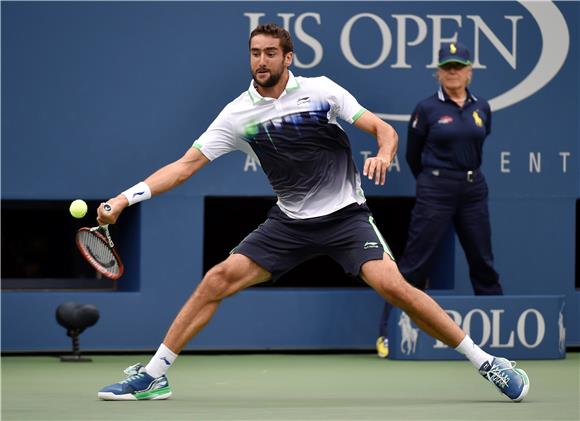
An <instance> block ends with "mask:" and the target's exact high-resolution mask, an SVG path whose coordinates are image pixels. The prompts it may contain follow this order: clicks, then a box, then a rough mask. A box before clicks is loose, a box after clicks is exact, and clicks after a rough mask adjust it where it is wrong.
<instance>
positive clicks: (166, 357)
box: [145, 344, 177, 378]
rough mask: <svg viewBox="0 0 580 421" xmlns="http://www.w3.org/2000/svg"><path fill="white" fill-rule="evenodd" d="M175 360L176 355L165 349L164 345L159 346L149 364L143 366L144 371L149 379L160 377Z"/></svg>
mask: <svg viewBox="0 0 580 421" xmlns="http://www.w3.org/2000/svg"><path fill="white" fill-rule="evenodd" d="M176 358H177V354H176V353H175V352H173V351H172V350H170V349H169V348H167V347H166V346H165V344H161V345H160V346H159V349H158V350H157V352H156V353H155V355H154V356H153V358H151V361H149V364H147V365H146V366H145V371H146V372H147V374H149V375H150V376H151V377H155V378H157V377H161V376H163V375H164V374H165V373H167V370H168V369H169V367H171V365H172V364H173V361H175V359H176Z"/></svg>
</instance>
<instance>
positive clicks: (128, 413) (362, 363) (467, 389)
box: [2, 353, 580, 421]
mask: <svg viewBox="0 0 580 421" xmlns="http://www.w3.org/2000/svg"><path fill="white" fill-rule="evenodd" d="M148 360H149V357H148V356H143V355H123V356H119V355H116V356H93V362H92V363H61V362H60V361H59V360H58V359H57V358H55V357H14V356H5V357H3V358H2V419H3V420H392V419H397V420H399V419H400V420H404V419H407V420H410V419H412V420H468V419H471V420H494V421H497V420H578V419H579V418H580V409H579V399H580V389H579V375H580V354H578V353H569V354H568V356H567V358H566V359H565V360H549V361H522V362H521V364H520V365H521V366H522V368H524V369H525V370H526V371H527V372H528V374H529V376H530V381H531V387H530V393H529V394H528V397H527V399H526V400H525V401H524V402H522V403H512V402H510V401H508V400H507V399H505V398H504V397H503V396H501V395H499V393H498V392H497V391H496V390H495V389H494V388H493V387H492V386H491V385H490V384H487V382H486V381H485V380H483V378H481V377H480V376H479V375H478V374H477V373H476V371H475V370H474V368H473V367H472V366H471V364H469V363H468V362H463V361H453V362H451V361H442V362H435V361H421V362H415V361H412V362H410V361H406V362H405V361H389V360H386V361H385V360H379V359H378V358H377V357H375V356H374V355H371V354H355V355H342V354H341V355H336V354H335V355H288V354H258V355H183V356H181V357H180V358H179V359H178V360H177V361H176V363H175V365H174V366H173V367H172V368H171V371H170V373H169V382H170V385H171V387H172V389H173V397H172V398H171V399H169V400H167V401H140V402H105V401H99V400H97V397H96V393H97V391H98V389H100V388H101V387H102V386H105V385H107V384H110V383H114V382H116V381H118V380H121V379H122V378H123V372H122V370H123V369H124V368H125V367H126V366H129V365H131V364H134V363H136V362H139V361H141V362H143V363H146V362H147V361H148Z"/></svg>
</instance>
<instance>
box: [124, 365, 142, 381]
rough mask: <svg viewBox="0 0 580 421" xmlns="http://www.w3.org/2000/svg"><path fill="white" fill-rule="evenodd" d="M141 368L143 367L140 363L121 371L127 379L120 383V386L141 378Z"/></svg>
mask: <svg viewBox="0 0 580 421" xmlns="http://www.w3.org/2000/svg"><path fill="white" fill-rule="evenodd" d="M142 368H144V367H143V364H141V363H137V364H135V365H132V366H130V367H127V368H126V369H125V370H123V373H125V375H126V376H127V378H126V379H125V380H123V381H122V382H120V383H121V384H125V383H129V382H131V381H133V380H136V379H139V378H141V377H143V376H144V373H143V372H142V371H141V369H142Z"/></svg>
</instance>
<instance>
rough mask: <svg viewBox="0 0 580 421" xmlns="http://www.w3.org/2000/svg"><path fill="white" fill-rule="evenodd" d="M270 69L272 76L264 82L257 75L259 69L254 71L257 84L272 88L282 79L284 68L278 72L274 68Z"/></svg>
mask: <svg viewBox="0 0 580 421" xmlns="http://www.w3.org/2000/svg"><path fill="white" fill-rule="evenodd" d="M268 70H269V72H270V77H269V78H268V79H266V80H265V81H263V82H260V81H259V80H258V79H257V77H256V75H257V74H258V70H256V71H255V72H252V78H253V79H254V82H256V85H258V86H261V87H262V88H271V87H272V86H275V85H276V84H277V83H278V82H279V81H280V78H281V77H282V73H283V70H280V71H279V72H278V73H275V72H274V71H273V70H272V69H268Z"/></svg>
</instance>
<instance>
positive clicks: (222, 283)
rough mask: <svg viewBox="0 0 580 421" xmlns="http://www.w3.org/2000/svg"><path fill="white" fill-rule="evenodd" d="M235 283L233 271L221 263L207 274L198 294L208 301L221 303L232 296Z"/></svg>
mask: <svg viewBox="0 0 580 421" xmlns="http://www.w3.org/2000/svg"><path fill="white" fill-rule="evenodd" d="M233 283H234V276H233V274H232V272H231V270H229V269H228V267H227V265H225V264H224V263H220V264H218V265H216V266H214V267H213V268H211V269H210V270H209V271H208V272H207V273H206V275H205V276H204V278H203V280H202V282H201V284H200V286H199V288H198V291H197V292H198V294H200V295H203V296H205V297H206V298H207V299H208V300H211V301H220V300H222V299H224V298H225V297H227V296H228V295H231V286H232V284H233Z"/></svg>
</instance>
